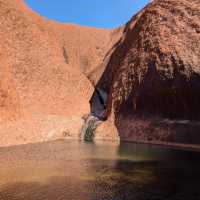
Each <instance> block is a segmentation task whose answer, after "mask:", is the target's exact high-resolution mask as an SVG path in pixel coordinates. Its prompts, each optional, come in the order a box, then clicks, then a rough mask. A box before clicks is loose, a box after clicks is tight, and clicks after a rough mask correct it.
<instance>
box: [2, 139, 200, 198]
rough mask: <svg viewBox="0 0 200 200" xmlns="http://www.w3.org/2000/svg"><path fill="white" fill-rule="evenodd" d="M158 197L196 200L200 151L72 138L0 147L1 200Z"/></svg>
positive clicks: (199, 191)
mask: <svg viewBox="0 0 200 200" xmlns="http://www.w3.org/2000/svg"><path fill="white" fill-rule="evenodd" d="M159 199H160V200H168V199H169V200H193V199H194V200H195V199H196V200H199V199H200V153H198V152H189V151H180V150H172V149H167V148H161V147H157V146H151V145H139V144H131V143H123V144H120V145H117V144H114V143H102V144H93V143H83V142H72V141H56V142H51V143H45V144H31V145H24V146H18V147H9V148H1V149H0V200H159Z"/></svg>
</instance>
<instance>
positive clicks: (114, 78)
mask: <svg viewBox="0 0 200 200" xmlns="http://www.w3.org/2000/svg"><path fill="white" fill-rule="evenodd" d="M113 48H114V50H113V52H112V53H111V55H110V57H109V61H108V64H107V65H106V68H105V71H104V73H103V75H102V77H101V79H100V81H99V82H98V83H97V86H96V87H97V89H98V90H101V91H102V93H105V94H106V95H107V101H106V102H105V104H106V105H107V107H106V110H105V109H104V110H103V113H104V116H103V118H108V119H110V118H113V120H114V121H115V125H116V127H117V129H118V132H119V134H120V137H121V139H122V140H123V139H126V140H129V141H146V142H148V141H149V142H150V141H151V142H152V141H153V142H155V143H159V142H166V143H168V142H171V143H191V144H194V143H198V144H200V138H199V136H198V135H199V133H198V131H197V130H198V128H199V125H198V123H196V122H192V121H194V120H199V118H200V107H199V102H200V89H199V88H200V2H199V1H198V0H155V1H153V2H152V3H150V4H149V5H148V6H146V7H145V8H144V9H143V10H142V11H140V12H139V13H138V14H136V15H135V16H134V17H133V18H132V19H131V20H130V21H129V23H127V25H126V26H125V28H124V31H123V34H122V36H121V38H120V39H119V41H118V42H117V43H116V44H115V46H114V47H113ZM96 97H97V95H95V94H94V95H93V98H92V99H91V107H92V108H94V107H95V105H96V104H95V101H93V100H94V99H95V98H96ZM99 113H100V112H96V115H97V116H98V115H99ZM164 119H169V120H165V123H163V122H162V121H163V120H164ZM171 120H172V121H175V122H171ZM182 120H189V121H187V123H186V124H185V125H184V126H182V128H180V126H179V124H182ZM176 122H177V123H176ZM172 123H173V126H172V125H171V124H172ZM194 124H195V128H194ZM176 125H177V126H176ZM187 125H188V126H187ZM166 127H167V128H166ZM177 127H179V128H177ZM183 127H185V128H183ZM186 127H187V128H186ZM186 130H187V131H186Z"/></svg>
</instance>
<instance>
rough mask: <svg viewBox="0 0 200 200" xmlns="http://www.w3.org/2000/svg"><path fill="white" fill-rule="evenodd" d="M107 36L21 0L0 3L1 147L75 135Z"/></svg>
mask: <svg viewBox="0 0 200 200" xmlns="http://www.w3.org/2000/svg"><path fill="white" fill-rule="evenodd" d="M111 35H112V30H103V29H95V28H89V27H79V26H76V25H65V24H59V23H56V22H52V21H48V20H47V19H45V18H42V17H40V16H38V15H37V14H35V13H34V12H32V11H31V10H30V9H29V8H28V7H27V6H26V5H25V4H24V2H23V1H22V0H6V1H5V0H0V38H1V40H0V145H1V146H2V145H13V144H22V143H29V142H40V141H46V140H50V139H55V138H60V137H65V136H67V137H79V133H80V131H81V128H82V125H83V123H84V120H83V119H82V116H83V115H85V114H88V113H89V112H90V110H89V109H90V108H89V99H90V97H91V95H92V93H93V86H92V84H91V82H90V81H89V79H88V77H89V73H91V71H95V68H96V67H98V66H99V65H100V63H101V61H102V59H103V57H104V54H105V52H106V50H105V49H106V48H108V47H109V45H110V43H111V40H110V37H111ZM102 38H103V39H104V40H103V41H102Z"/></svg>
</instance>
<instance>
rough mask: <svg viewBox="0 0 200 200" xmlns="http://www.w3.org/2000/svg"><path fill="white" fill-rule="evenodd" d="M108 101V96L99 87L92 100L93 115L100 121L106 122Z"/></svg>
mask: <svg viewBox="0 0 200 200" xmlns="http://www.w3.org/2000/svg"><path fill="white" fill-rule="evenodd" d="M107 100H108V94H107V93H106V92H105V91H103V90H102V89H100V88H98V87H97V88H96V89H95V91H94V93H93V95H92V97H91V99H90V110H91V115H92V116H95V117H97V118H98V119H99V120H102V121H104V120H106V118H107Z"/></svg>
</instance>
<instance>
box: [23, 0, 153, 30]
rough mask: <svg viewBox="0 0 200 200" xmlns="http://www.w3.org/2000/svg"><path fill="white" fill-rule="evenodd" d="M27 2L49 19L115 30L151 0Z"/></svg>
mask: <svg viewBox="0 0 200 200" xmlns="http://www.w3.org/2000/svg"><path fill="white" fill-rule="evenodd" d="M25 2H26V3H27V4H28V5H29V7H31V8H32V9H33V10H35V11H36V12H38V13H39V14H40V15H42V16H45V17H48V18H49V19H54V20H57V21H60V22H66V23H76V24H80V25H86V26H95V27H102V28H113V27H117V26H119V25H122V24H124V23H126V22H127V21H128V20H129V19H130V18H131V17H132V16H133V15H134V14H135V13H136V12H137V11H139V10H140V9H141V8H143V7H144V6H145V5H146V4H147V3H148V2H149V0H25Z"/></svg>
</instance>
